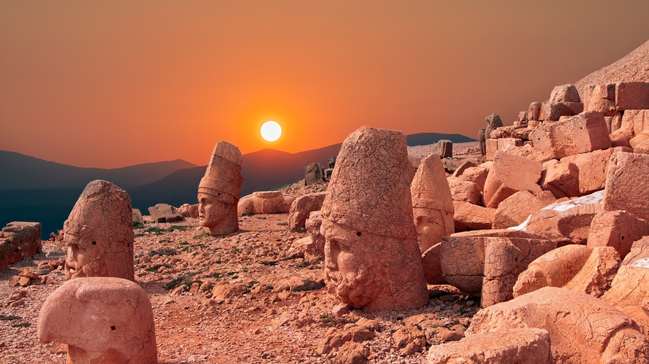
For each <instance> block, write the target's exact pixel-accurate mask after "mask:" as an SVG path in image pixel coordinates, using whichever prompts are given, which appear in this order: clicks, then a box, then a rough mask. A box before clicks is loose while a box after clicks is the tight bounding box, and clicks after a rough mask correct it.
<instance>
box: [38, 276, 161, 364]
mask: <svg viewBox="0 0 649 364" xmlns="http://www.w3.org/2000/svg"><path fill="white" fill-rule="evenodd" d="M37 334H38V339H39V341H40V342H42V343H49V342H59V343H64V344H67V349H68V363H142V364H156V363H157V362H158V359H157V348H156V338H155V323H154V320H153V310H152V309H151V303H150V302H149V296H148V295H147V293H146V292H145V291H144V290H143V289H142V288H141V287H140V286H139V285H137V284H136V283H134V282H131V281H129V280H126V279H121V278H109V277H91V278H79V279H73V280H71V281H68V282H66V283H64V284H63V285H62V286H61V287H59V288H58V289H57V290H56V291H54V292H53V293H52V294H51V295H50V296H48V297H47V299H46V300H45V303H43V306H42V308H41V310H40V313H39V315H38V324H37Z"/></svg>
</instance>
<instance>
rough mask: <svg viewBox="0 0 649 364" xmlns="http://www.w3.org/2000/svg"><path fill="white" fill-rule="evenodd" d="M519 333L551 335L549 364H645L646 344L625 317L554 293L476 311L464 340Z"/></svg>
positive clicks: (593, 301)
mask: <svg viewBox="0 0 649 364" xmlns="http://www.w3.org/2000/svg"><path fill="white" fill-rule="evenodd" d="M523 328H538V329H543V330H546V331H547V332H548V333H549V334H550V352H551V355H552V362H553V363H581V364H591V363H592V364H596V363H597V364H599V363H629V364H630V363H645V362H647V361H649V342H648V341H647V338H646V336H644V334H643V333H642V332H641V331H640V330H639V328H638V325H637V324H636V323H635V322H633V320H632V319H631V318H630V317H629V316H627V315H626V314H625V313H623V312H621V311H620V310H618V309H616V308H615V307H613V306H611V305H610V304H608V303H606V302H604V301H602V300H600V299H597V298H595V297H592V296H589V295H586V294H583V293H578V292H573V291H570V290H567V289H562V288H555V287H545V288H541V289H539V290H536V291H534V292H531V293H528V294H525V295H522V296H519V297H517V298H515V299H513V300H511V301H508V302H503V303H499V304H497V305H493V306H491V307H488V308H486V309H483V310H480V311H479V312H478V313H477V314H476V315H475V316H474V317H473V319H472V322H471V325H470V326H469V328H468V330H467V332H466V335H467V337H470V336H472V335H477V334H486V333H492V332H500V331H503V330H511V329H523Z"/></svg>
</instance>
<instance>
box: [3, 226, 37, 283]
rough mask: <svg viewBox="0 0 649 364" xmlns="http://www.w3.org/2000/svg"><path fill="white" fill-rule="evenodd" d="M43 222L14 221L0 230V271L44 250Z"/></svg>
mask: <svg viewBox="0 0 649 364" xmlns="http://www.w3.org/2000/svg"><path fill="white" fill-rule="evenodd" d="M41 230H42V228H41V224H40V223H38V222H25V221H14V222H10V223H8V224H7V225H6V226H5V227H3V228H2V231H1V232H0V271H2V270H4V269H6V268H7V267H8V266H9V265H10V264H14V263H17V262H19V261H21V260H23V259H26V258H29V257H32V256H34V255H35V254H36V253H40V252H41V251H42V248H43V247H42V245H41V244H42V243H41Z"/></svg>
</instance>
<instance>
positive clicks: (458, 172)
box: [452, 161, 476, 177]
mask: <svg viewBox="0 0 649 364" xmlns="http://www.w3.org/2000/svg"><path fill="white" fill-rule="evenodd" d="M474 167H476V164H475V163H473V162H471V161H466V162H464V163H462V164H461V165H460V166H459V167H457V169H456V170H455V172H453V174H452V176H453V177H460V176H461V175H462V174H463V173H464V172H465V171H466V170H467V169H469V168H474Z"/></svg>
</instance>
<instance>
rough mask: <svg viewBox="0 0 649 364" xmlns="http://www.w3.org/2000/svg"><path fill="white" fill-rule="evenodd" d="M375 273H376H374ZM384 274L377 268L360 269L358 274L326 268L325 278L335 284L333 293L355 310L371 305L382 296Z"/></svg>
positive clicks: (331, 287)
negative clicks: (381, 280)
mask: <svg viewBox="0 0 649 364" xmlns="http://www.w3.org/2000/svg"><path fill="white" fill-rule="evenodd" d="M373 271H375V272H373ZM382 276H383V274H381V273H380V272H378V269H376V268H370V269H369V270H368V269H366V268H362V269H359V270H358V271H356V272H341V271H339V270H330V269H329V268H325V277H326V280H327V281H328V282H331V283H333V284H332V285H331V286H330V290H331V291H333V293H335V294H336V295H337V296H338V297H339V298H340V299H341V300H342V301H343V302H344V303H345V304H348V305H350V306H352V307H355V308H361V307H364V306H367V305H369V304H370V303H372V302H373V301H374V300H376V298H377V297H379V296H380V295H381V294H382V289H381V283H380V282H379V280H380V277H382Z"/></svg>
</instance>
